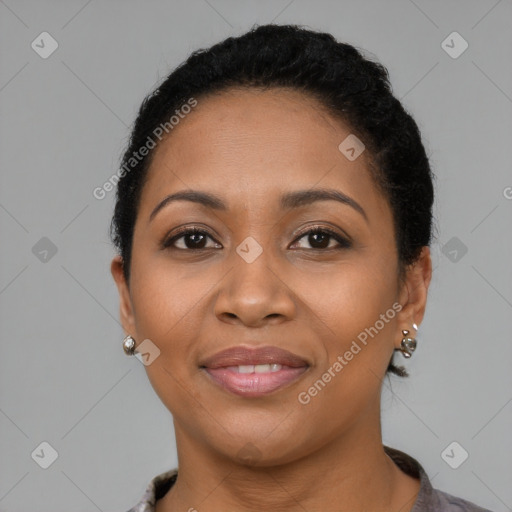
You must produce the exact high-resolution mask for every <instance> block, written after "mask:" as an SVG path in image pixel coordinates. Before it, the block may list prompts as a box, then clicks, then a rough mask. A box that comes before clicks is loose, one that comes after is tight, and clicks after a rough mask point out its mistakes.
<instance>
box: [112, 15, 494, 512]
mask: <svg viewBox="0 0 512 512" xmlns="http://www.w3.org/2000/svg"><path fill="white" fill-rule="evenodd" d="M120 177H121V179H120V181H119V183H118V190H117V202H116V207H115V212H114V217H113V219H112V226H111V227H112V239H113V241H114V243H115V244H116V247H117V249H118V252H119V254H118V255H117V256H116V257H115V258H114V259H113V260H112V264H111V271H112V275H113V277H114V279H115V281H116V284H117V287H118V290H119V294H120V312H121V319H122V324H123V328H124V330H125V332H126V335H127V336H126V338H125V340H124V343H123V345H124V349H125V351H126V353H127V354H134V353H137V354H138V357H139V358H140V359H141V361H142V362H143V363H144V365H145V367H146V371H147V374H148V377H149V379H150V381H151V384H152V386H153V388H154V389H155V391H156V392H157V394H158V396H159V397H160V399H161V400H162V402H163V403H164V404H165V406H166V407H167V408H168V409H169V411H170V412H171V413H172V416H173V420H174V427H175V433H176V443H177V451H178V466H179V470H178V469H174V470H169V471H167V472H166V473H163V474H160V475H158V476H156V477H155V478H154V479H153V480H152V481H151V482H150V483H149V485H148V487H147V490H146V493H145V494H144V496H143V497H142V499H141V501H140V502H139V503H138V504H137V505H136V506H135V507H133V508H132V509H131V511H130V512H142V511H145V512H147V511H156V512H174V511H178V510H182V511H186V510H188V511H190V512H191V511H194V510H197V511H199V512H210V511H236V512H243V511H259V510H270V509H271V510H279V511H283V512H284V511H290V510H294V511H295V510H301V511H302V510H306V511H316V510H323V511H342V512H343V511H350V512H358V511H363V510H366V511H368V510H371V511H379V512H387V511H394V512H396V511H401V512H406V511H414V512H419V511H427V510H428V511H431V510H432V511H434V510H435V511H445V510H454V509H455V507H456V506H458V507H459V508H457V510H467V511H482V510H484V509H482V508H480V507H478V506H476V505H475V504H472V503H470V502H468V501H465V500H463V499H460V498H455V497H453V496H451V495H449V494H447V493H445V492H442V491H438V490H434V489H433V488H432V485H431V483H430V481H429V478H428V476H427V475H426V473H425V471H424V470H423V468H422V467H421V465H420V464H419V463H418V462H417V461H416V460H415V459H413V458H412V457H410V456H409V455H407V454H405V453H403V452H400V451H398V450H394V449H392V448H390V447H387V446H383V444H382V437H381V423H380V393H381V387H382V380H383V378H384V377H385V376H386V373H387V372H392V373H395V374H398V375H400V376H406V375H407V373H406V372H405V369H404V368H403V367H399V366H396V365H395V364H394V361H393V354H394V352H395V351H399V352H401V354H402V355H403V356H404V357H411V355H412V354H413V351H414V349H415V347H416V330H417V326H418V325H419V324H420V323H421V321H422V319H423V316H424V312H425V307H426V301H427V293H428V287H429V283H430V279H431V273H432V264H431V258H430V252H429V244H430V243H431V238H432V234H431V230H432V204H433V185H432V178H433V176H432V173H431V170H430V166H429V162H428V158H427V156H426V154H425V150H424V147H423V145H422V142H421V135H420V133H419V131H418V128H417V125H416V123H415V122H414V120H413V119H412V118H411V116H410V115H409V114H408V113H407V112H406V111H405V110H404V108H403V107H402V105H401V104H400V102H399V101H398V100H397V99H396V98H394V97H393V95H392V93H391V88H390V84H389V81H388V75H387V71H386V69H385V68H384V67H383V66H382V65H380V64H378V63H375V62H371V61H369V60H367V59H365V58H364V57H363V56H362V54H361V53H360V52H359V51H357V50H356V49H355V48H353V47H352V46H350V45H347V44H342V43H338V42H337V41H335V39H334V38H333V37H332V36H331V35H329V34H323V33H316V32H313V31H309V30H305V29H302V28H299V27H296V26H276V25H266V26H261V27H258V28H256V29H254V30H252V31H250V32H248V33H247V34H244V35H242V36H241V37H237V38H229V39H227V40H225V41H223V42H221V43H219V44H217V45H215V46H213V47H211V48H210V49H207V50H202V51H198V52H195V53H194V54H192V55H191V56H190V57H189V59H188V60H187V61H186V62H184V63H183V64H182V65H181V66H179V67H178V68H177V69H176V70H175V71H174V72H173V73H171V75H169V77H168V78H167V79H166V80H165V81H164V82H163V83H162V84H161V85H160V86H159V87H158V88H157V90H156V91H155V92H153V93H152V94H151V95H150V96H148V98H146V99H145V101H144V102H143V104H142V106H141V108H140V111H139V114H138V117H137V120H136V122H135V126H134V128H133V132H132V135H131V139H130V143H129V147H128V149H127V150H126V153H125V155H124V159H123V162H122V168H121V173H120Z"/></svg>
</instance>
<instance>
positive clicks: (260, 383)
mask: <svg viewBox="0 0 512 512" xmlns="http://www.w3.org/2000/svg"><path fill="white" fill-rule="evenodd" d="M309 366H310V365H309V364H308V362H307V361H306V360H305V359H303V358H301V357H299V356H298V355H296V354H293V353H292V352H289V351H287V350H284V349H280V348H278V347H261V348H256V349H254V348H250V347H247V346H238V347H234V348H231V349H227V350H224V351H222V352H219V353H217V354H215V355H214V356H212V357H210V358H208V359H206V360H204V361H203V362H202V364H201V365H200V366H199V367H200V369H201V370H202V371H204V372H205V373H206V374H207V375H208V376H209V377H210V378H211V380H212V381H213V382H214V383H216V384H217V385H219V386H220V387H221V388H222V389H224V390H226V391H228V392H230V393H233V394H236V395H239V396H244V397H259V396H264V395H267V394H269V393H272V392H274V391H277V390H278V389H281V388H283V387H285V386H288V385H290V384H291V383H293V382H295V381H297V380H298V379H299V378H300V377H301V376H302V374H304V372H306V371H307V370H308V368H309Z"/></svg>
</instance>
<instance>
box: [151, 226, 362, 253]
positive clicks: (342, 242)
mask: <svg viewBox="0 0 512 512" xmlns="http://www.w3.org/2000/svg"><path fill="white" fill-rule="evenodd" d="M306 236H307V237H308V238H307V241H308V243H309V244H310V246H311V250H323V249H348V248H349V247H351V246H352V244H351V242H350V241H349V240H348V239H347V238H345V237H343V236H342V235H340V234H339V233H336V232H335V231H332V230H330V229H328V228H323V227H320V226H315V227H314V228H312V229H309V230H308V231H306V232H304V233H302V234H301V236H300V237H299V238H297V239H296V241H295V244H296V243H297V241H298V240H301V239H303V238H305V237H306ZM208 238H209V239H210V240H212V241H213V242H215V243H214V245H213V248H219V247H222V246H220V244H218V243H217V242H216V241H215V240H214V239H213V237H212V236H211V235H210V234H209V233H208V232H207V231H205V230H202V229H198V228H196V227H186V228H182V229H180V230H178V232H177V233H175V234H174V235H173V236H172V237H170V238H168V239H166V240H164V241H163V242H162V243H161V246H162V248H163V249H178V250H182V251H183V250H196V251H199V250H202V249H210V248H212V247H207V246H206V244H207V239H208ZM181 239H183V240H182V242H183V243H182V246H181V247H179V246H178V245H177V244H176V242H178V241H179V240H181ZM331 239H334V240H335V241H336V242H338V246H337V247H336V246H334V247H332V246H330V242H331V241H332V240H331ZM301 248H302V247H299V249H301Z"/></svg>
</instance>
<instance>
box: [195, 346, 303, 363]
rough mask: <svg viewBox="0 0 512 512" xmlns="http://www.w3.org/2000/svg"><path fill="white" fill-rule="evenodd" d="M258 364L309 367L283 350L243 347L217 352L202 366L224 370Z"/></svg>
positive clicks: (267, 347)
mask: <svg viewBox="0 0 512 512" xmlns="http://www.w3.org/2000/svg"><path fill="white" fill-rule="evenodd" d="M256 364H281V365H283V366H291V367H293V368H299V367H302V366H309V364H308V363H307V361H306V360H305V359H303V358H302V357H300V356H298V355H297V354H294V353H292V352H289V351H288V350H285V349H283V348H279V347H272V346H266V347H257V348H251V347H248V346H243V345H239V346H236V347H231V348H228V349H225V350H222V351H220V352H217V353H216V354H214V355H213V356H210V357H207V358H206V359H204V360H203V361H202V362H201V363H200V366H201V367H207V368H222V367H226V366H238V365H256Z"/></svg>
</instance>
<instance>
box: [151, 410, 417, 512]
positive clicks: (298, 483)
mask: <svg viewBox="0 0 512 512" xmlns="http://www.w3.org/2000/svg"><path fill="white" fill-rule="evenodd" d="M377 405H378V407H376V408H375V407H373V408H372V409H371V411H369V413H368V415H367V417H364V418H361V419H360V421H358V422H356V423H354V424H353V425H352V426H351V427H350V428H349V429H348V430H347V431H345V432H344V433H343V435H342V436H338V437H333V439H331V440H330V441H328V442H325V440H323V442H324V444H323V445H322V446H320V447H318V448H317V449H315V450H314V451H312V452H311V453H309V454H307V455H304V456H303V457H301V458H299V459H295V460H293V461H291V462H288V463H286V464H280V465H271V466H266V467H264V466H259V467H255V466H249V465H242V464H239V463H237V462H236V461H234V460H233V459H232V458H228V457H226V456H224V455H223V454H219V453H218V452H217V451H215V450H213V449H211V448H210V447H206V446H205V445H204V444H200V443H199V442H198V440H197V439H194V438H193V437H192V436H190V435H189V434H188V433H187V431H186V430H185V429H184V428H182V427H181V425H180V424H179V423H177V422H176V421H175V433H176V442H177V447H178V461H179V463H178V468H179V469H178V479H177V481H176V483H175V484H174V486H173V487H172V488H171V489H170V491H169V492H168V493H167V494H166V495H165V496H164V497H163V498H162V499H161V500H159V501H157V507H156V511H157V512H175V511H177V510H194V509H197V510H200V511H201V512H213V511H218V510H226V511H231V510H236V511H237V512H252V511H255V510H266V509H268V510H274V511H280V512H287V511H292V510H294V511H296V510H297V509H300V508H301V507H302V508H303V509H304V510H333V509H335V510H337V511H339V512H359V511H364V510H379V511H382V512H385V511H388V510H389V511H391V510H394V511H396V510H400V512H407V511H409V510H410V509H411V507H412V505H413V503H414V499H415V496H416V494H417V491H418V490H419V482H418V481H417V480H415V479H412V477H408V476H407V475H405V474H404V473H402V472H401V471H400V469H399V468H398V467H397V466H396V465H395V464H394V463H393V461H392V460H391V459H390V458H389V457H388V456H387V455H386V453H385V452H384V448H383V445H382V438H381V431H380V414H379V412H380V404H377ZM334 503H335V504H336V505H335V506H333V504H334Z"/></svg>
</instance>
